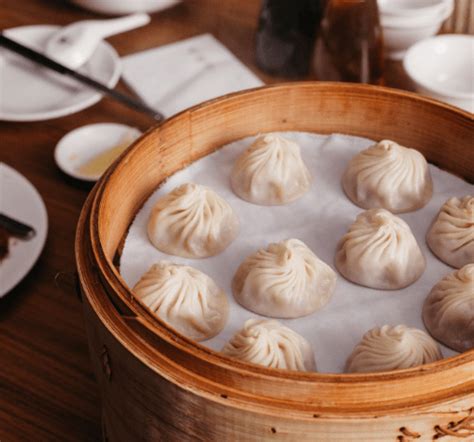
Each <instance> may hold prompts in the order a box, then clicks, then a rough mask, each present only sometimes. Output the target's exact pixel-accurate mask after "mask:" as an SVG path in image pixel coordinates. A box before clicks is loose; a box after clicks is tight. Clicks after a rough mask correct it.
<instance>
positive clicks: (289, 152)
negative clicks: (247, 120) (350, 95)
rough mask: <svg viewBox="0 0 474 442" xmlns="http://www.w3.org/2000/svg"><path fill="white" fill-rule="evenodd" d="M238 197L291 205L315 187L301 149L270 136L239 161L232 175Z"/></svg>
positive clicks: (256, 144) (245, 153)
mask: <svg viewBox="0 0 474 442" xmlns="http://www.w3.org/2000/svg"><path fill="white" fill-rule="evenodd" d="M231 185H232V189H233V191H234V192H235V194H236V195H237V196H239V197H240V198H242V199H244V200H246V201H249V202H251V203H254V204H260V205H265V206H269V205H281V204H288V203H290V202H292V201H294V200H296V199H298V198H299V197H300V196H302V195H303V194H304V193H305V192H307V191H308V190H309V188H310V186H311V174H310V173H309V170H308V169H307V167H306V165H305V164H304V162H303V159H302V158H301V152H300V147H299V146H298V144H296V143H295V142H293V141H290V140H287V139H286V138H283V137H282V136H280V135H276V134H266V135H262V136H260V137H259V138H257V139H256V140H255V141H254V143H252V145H251V146H250V147H249V148H248V149H247V150H246V151H245V152H244V153H243V154H242V155H240V157H239V158H238V159H237V161H236V163H235V165H234V168H233V170H232V175H231Z"/></svg>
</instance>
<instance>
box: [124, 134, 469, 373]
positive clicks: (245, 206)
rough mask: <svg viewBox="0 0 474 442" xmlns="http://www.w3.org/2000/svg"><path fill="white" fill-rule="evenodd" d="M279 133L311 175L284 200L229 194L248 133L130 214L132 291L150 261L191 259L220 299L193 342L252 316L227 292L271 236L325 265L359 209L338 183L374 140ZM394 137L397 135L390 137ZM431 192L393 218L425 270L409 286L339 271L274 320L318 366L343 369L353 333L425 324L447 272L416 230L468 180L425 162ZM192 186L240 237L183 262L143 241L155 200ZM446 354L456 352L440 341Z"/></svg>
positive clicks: (223, 337)
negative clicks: (300, 192)
mask: <svg viewBox="0 0 474 442" xmlns="http://www.w3.org/2000/svg"><path fill="white" fill-rule="evenodd" d="M283 135H284V136H285V137H287V138H289V139H291V140H294V141H296V142H297V143H299V145H300V146H301V151H302V155H303V159H304V161H305V163H306V165H307V166H308V168H309V170H310V171H311V173H312V175H313V184H312V187H311V190H310V191H309V192H308V193H306V194H305V195H304V196H303V197H302V198H300V199H299V200H297V201H295V202H293V203H291V204H289V205H286V206H270V207H268V206H257V205H254V204H250V203H248V202H245V201H243V200H241V199H239V198H238V197H237V196H236V195H234V193H233V192H232V190H231V187H230V173H231V170H232V167H233V164H234V161H235V160H236V158H237V156H238V155H239V154H240V153H242V152H243V151H244V150H245V148H246V147H247V146H248V145H249V144H250V143H251V142H252V141H253V139H254V137H248V138H245V139H242V140H238V141H235V142H233V143H231V144H229V145H227V146H225V147H224V148H222V149H220V150H219V151H217V152H215V153H213V154H211V155H209V156H207V157H205V158H203V159H201V160H199V161H197V162H196V163H194V164H192V165H191V166H189V167H188V168H186V169H184V170H182V171H180V172H178V173H176V174H175V175H173V176H172V177H170V179H169V180H167V181H166V182H165V183H164V185H163V186H162V187H160V188H159V189H158V190H156V191H155V192H154V193H153V195H152V196H151V197H150V198H149V199H148V201H147V202H146V203H145V205H144V206H143V207H142V209H141V210H140V211H139V213H138V214H137V216H136V218H135V220H134V222H133V224H132V226H131V228H130V231H129V234H128V236H127V239H126V241H125V246H124V249H123V253H122V258H121V265H120V271H121V274H122V276H123V277H124V279H125V281H126V282H127V284H129V285H130V287H133V286H134V284H135V283H136V282H137V281H138V280H139V278H140V276H141V275H142V274H143V273H144V272H145V271H147V270H148V268H149V267H150V266H151V265H152V264H153V263H155V262H157V261H159V260H162V259H166V260H170V261H173V262H176V263H181V264H184V263H185V264H188V265H191V266H193V267H195V268H197V269H199V270H201V271H203V272H205V273H206V274H208V275H209V276H211V277H212V278H213V279H214V280H215V281H216V283H217V284H218V285H219V286H220V287H222V288H223V289H224V290H225V291H226V292H227V295H228V299H229V303H230V314H229V320H228V322H227V325H226V327H225V328H224V330H223V331H222V332H221V333H220V334H219V335H218V336H216V337H214V338H213V339H210V340H208V341H205V342H202V344H203V345H206V346H208V347H210V348H212V349H214V350H220V349H221V348H222V347H223V345H224V343H225V342H226V341H227V340H228V339H229V338H230V337H231V336H232V335H233V334H234V333H235V332H236V331H238V330H239V329H240V328H241V327H242V326H243V324H244V322H245V320H247V319H248V318H252V317H259V315H257V314H255V313H253V312H250V311H247V310H246V309H244V308H243V307H241V306H240V305H239V304H237V303H236V302H235V300H234V298H233V296H232V292H231V281H232V277H233V275H234V273H235V271H236V270H237V267H238V266H239V265H240V263H241V262H242V261H243V259H244V258H245V257H246V256H248V255H249V254H251V253H253V252H254V251H256V250H257V249H258V248H261V247H265V246H266V245H267V244H268V243H270V242H278V241H280V240H282V239H286V238H298V239H300V240H302V241H304V242H305V243H306V244H307V245H308V247H310V248H311V250H312V251H313V252H314V253H316V255H317V256H318V257H319V258H321V259H322V260H323V261H325V262H326V263H328V264H329V265H330V266H331V267H332V268H333V269H335V266H334V254H335V249H336V245H337V242H338V241H339V239H340V238H341V236H342V235H343V234H344V233H345V232H346V231H347V228H348V227H349V225H350V224H351V223H352V222H353V221H354V219H355V217H356V215H357V214H358V213H360V212H361V211H362V209H360V208H359V207H357V206H355V205H354V204H353V203H352V202H351V201H350V200H349V199H348V198H347V197H346V195H345V194H344V192H343V190H342V188H341V184H340V180H341V176H342V174H343V172H344V170H345V168H346V166H347V164H348V162H349V160H350V159H351V158H352V156H353V155H355V154H356V153H357V152H358V151H360V150H362V149H364V148H366V147H368V146H369V145H371V144H373V141H371V140H368V139H364V138H359V137H354V136H347V135H339V134H333V135H330V136H326V135H318V134H311V133H303V132H285V133H283ZM395 141H396V140H395ZM430 169H431V174H432V177H433V182H434V195H433V198H432V199H431V201H430V202H429V203H428V204H427V205H426V206H425V207H424V208H422V209H420V210H418V211H416V212H411V213H406V214H401V215H399V216H401V218H403V219H404V220H405V221H406V222H407V223H408V224H409V226H410V227H411V229H412V231H413V233H414V235H415V237H416V239H417V241H418V243H419V244H420V247H421V250H422V251H423V253H424V255H425V256H426V259H427V268H426V271H425V272H424V274H423V275H422V277H421V278H420V279H419V280H418V281H417V282H416V283H414V284H413V285H411V286H409V287H407V288H405V289H403V290H396V291H382V290H374V289H369V288H365V287H360V286H358V285H355V284H352V283H351V282H349V281H346V280H345V279H344V278H343V277H342V276H341V275H340V274H339V273H338V280H337V284H336V290H335V293H334V296H333V298H332V299H331V300H330V302H329V304H328V305H326V306H325V307H324V308H323V309H321V310H319V311H317V312H315V313H313V314H311V315H309V316H306V317H303V318H298V319H291V320H280V321H281V322H282V323H284V324H285V325H287V326H288V327H290V328H292V329H293V330H295V331H296V332H298V333H300V334H301V335H303V336H304V337H305V338H306V339H308V340H309V341H310V342H311V344H312V345H313V349H314V352H315V356H316V362H317V365H318V371H320V372H333V373H339V372H342V371H343V368H344V364H345V361H346V358H347V357H348V356H349V354H350V353H351V351H352V349H353V347H354V345H355V344H356V343H358V342H359V340H360V339H361V338H362V335H363V334H364V333H365V332H366V331H367V330H369V329H371V328H372V327H375V326H377V325H379V326H380V325H383V324H391V325H396V324H406V325H408V326H411V327H417V328H420V329H423V330H425V327H424V325H423V322H422V319H421V308H422V304H423V301H424V299H425V297H426V296H427V294H428V293H429V291H430V290H431V288H432V286H433V285H434V284H435V283H437V282H438V281H439V280H440V279H441V278H442V277H444V276H445V275H447V274H448V273H450V272H452V271H453V270H454V269H452V268H451V267H449V266H447V265H446V264H444V263H442V262H441V261H440V260H438V259H437V258H436V257H435V256H434V255H433V254H432V253H431V252H430V250H429V249H428V247H427V245H426V242H425V235H426V232H427V230H428V227H429V226H430V224H431V222H432V220H433V218H434V217H435V215H436V214H437V212H438V210H439V208H440V207H441V205H442V204H443V203H444V202H445V201H446V200H447V199H448V198H449V197H452V196H463V195H467V194H471V195H472V194H473V192H474V186H472V185H470V184H468V183H467V182H465V181H463V180H462V179H460V178H458V177H456V176H454V175H451V174H449V173H447V172H444V171H442V170H440V169H439V168H437V167H435V166H433V165H430ZM185 182H194V183H198V184H203V185H206V186H209V187H211V188H213V189H214V190H215V191H216V192H217V193H218V194H219V195H221V196H222V197H223V198H225V199H226V200H227V201H228V202H229V203H230V205H231V206H232V207H233V208H234V210H235V211H236V212H237V214H238V216H239V218H240V224H241V225H240V234H239V236H238V237H237V239H236V240H235V241H234V242H233V243H232V244H231V245H230V246H229V247H228V248H227V249H226V250H225V251H224V252H223V253H221V254H220V255H217V256H215V257H212V258H206V259H197V260H193V259H184V258H180V257H175V256H170V255H166V254H164V253H161V252H160V251H158V250H156V249H155V248H154V247H153V246H152V245H151V243H150V242H149V241H148V237H147V233H146V225H147V220H148V216H149V213H150V211H151V208H152V207H153V205H154V204H155V203H156V201H157V200H158V199H159V198H160V197H161V196H163V195H164V194H166V193H168V192H169V191H171V190H172V189H173V188H175V187H176V186H178V185H180V184H182V183H185ZM442 352H443V355H444V356H445V357H448V356H452V355H454V354H456V353H455V352H453V351H452V350H450V349H448V348H447V347H444V346H442Z"/></svg>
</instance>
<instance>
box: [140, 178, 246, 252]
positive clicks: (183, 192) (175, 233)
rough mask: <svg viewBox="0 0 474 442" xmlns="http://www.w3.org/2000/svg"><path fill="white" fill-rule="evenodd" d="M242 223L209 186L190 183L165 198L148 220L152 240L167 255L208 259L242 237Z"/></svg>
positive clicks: (159, 201)
mask: <svg viewBox="0 0 474 442" xmlns="http://www.w3.org/2000/svg"><path fill="white" fill-rule="evenodd" d="M238 233H239V220H238V218H237V215H236V214H235V212H234V211H233V209H232V207H231V206H230V205H229V203H228V202H227V201H225V200H224V199H223V198H221V197H220V196H219V195H218V194H217V193H216V192H214V191H213V190H212V189H210V188H209V187H206V186H201V185H199V184H193V183H186V184H182V185H181V186H178V187H176V188H175V189H174V190H172V191H171V192H170V193H168V194H167V195H165V196H163V197H162V198H160V199H159V200H158V202H157V203H156V204H155V206H154V207H153V209H152V211H151V214H150V217H149V219H148V237H149V239H150V241H151V243H152V244H153V245H154V246H155V247H156V248H157V249H158V250H161V251H162V252H164V253H168V254H170V255H176V256H182V257H184V258H206V257H208V256H214V255H217V254H218V253H220V252H222V251H223V250H224V249H225V248H226V247H227V246H228V245H229V244H230V243H231V242H232V241H233V240H234V239H235V238H236V237H237V235H238Z"/></svg>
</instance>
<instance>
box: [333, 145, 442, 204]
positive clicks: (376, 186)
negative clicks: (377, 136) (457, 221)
mask: <svg viewBox="0 0 474 442" xmlns="http://www.w3.org/2000/svg"><path fill="white" fill-rule="evenodd" d="M342 187H343V189H344V191H345V193H346V195H347V196H348V197H349V199H350V200H351V201H352V202H353V203H354V204H356V205H358V206H359V207H362V208H363V209H373V208H383V209H387V210H390V211H391V212H392V213H402V212H411V211H413V210H416V209H419V208H421V207H423V206H424V205H425V204H426V203H427V202H428V201H429V200H430V199H431V196H432V194H433V183H432V180H431V174H430V171H429V168H428V163H427V162H426V159H425V157H424V156H423V155H422V154H421V153H420V152H418V151H417V150H415V149H410V148H407V147H403V146H400V145H399V144H397V143H395V142H394V141H390V140H383V141H380V142H379V143H377V144H375V145H373V146H371V147H369V148H367V149H365V150H363V151H361V152H359V153H358V154H357V155H356V156H354V157H353V158H352V160H351V161H350V163H349V166H348V167H347V169H346V171H345V172H344V175H343V177H342Z"/></svg>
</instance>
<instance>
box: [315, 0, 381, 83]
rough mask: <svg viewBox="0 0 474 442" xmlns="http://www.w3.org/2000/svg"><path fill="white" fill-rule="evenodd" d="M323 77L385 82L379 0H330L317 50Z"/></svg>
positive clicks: (317, 68)
mask: <svg viewBox="0 0 474 442" xmlns="http://www.w3.org/2000/svg"><path fill="white" fill-rule="evenodd" d="M314 60H315V73H316V75H317V77H318V79H319V80H325V81H328V80H329V81H331V80H333V81H350V82H357V83H371V84H382V83H383V61H384V57H383V37H382V28H381V26H380V21H379V13H378V8H377V0H329V1H328V3H327V6H326V11H325V13H324V16H323V19H322V21H321V28H320V35H319V38H318V41H317V43H316V50H315V57H314Z"/></svg>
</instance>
